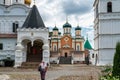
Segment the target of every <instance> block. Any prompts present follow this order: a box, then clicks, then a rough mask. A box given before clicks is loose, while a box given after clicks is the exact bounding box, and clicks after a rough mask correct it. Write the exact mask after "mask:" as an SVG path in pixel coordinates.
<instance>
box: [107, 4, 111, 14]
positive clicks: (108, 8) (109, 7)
mask: <svg viewBox="0 0 120 80" xmlns="http://www.w3.org/2000/svg"><path fill="white" fill-rule="evenodd" d="M107 12H112V2H108V3H107Z"/></svg>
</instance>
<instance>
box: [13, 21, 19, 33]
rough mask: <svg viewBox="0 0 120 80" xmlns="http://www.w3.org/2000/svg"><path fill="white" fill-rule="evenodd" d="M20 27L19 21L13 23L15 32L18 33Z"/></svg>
mask: <svg viewBox="0 0 120 80" xmlns="http://www.w3.org/2000/svg"><path fill="white" fill-rule="evenodd" d="M18 27H19V25H18V21H16V22H14V23H13V32H17V28H18Z"/></svg>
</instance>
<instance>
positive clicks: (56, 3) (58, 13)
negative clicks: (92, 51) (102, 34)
mask: <svg viewBox="0 0 120 80" xmlns="http://www.w3.org/2000/svg"><path fill="white" fill-rule="evenodd" d="M93 2H94V0H36V3H35V4H36V6H37V7H38V9H39V12H40V15H41V17H42V19H43V21H44V23H45V25H46V27H54V26H55V24H56V26H57V27H58V28H62V26H63V24H65V22H66V17H68V22H69V23H70V24H71V25H72V27H76V26H77V25H78V24H79V26H81V27H83V28H89V29H90V30H87V32H86V33H88V37H89V38H90V39H93V36H91V35H93V30H92V29H93V20H94V12H93ZM85 36H86V35H85Z"/></svg>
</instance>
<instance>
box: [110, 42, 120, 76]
mask: <svg viewBox="0 0 120 80" xmlns="http://www.w3.org/2000/svg"><path fill="white" fill-rule="evenodd" d="M112 73H113V76H115V77H119V78H120V42H118V43H117V45H116V52H115V55H114V61H113V71H112Z"/></svg>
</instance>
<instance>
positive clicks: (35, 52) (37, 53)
mask: <svg viewBox="0 0 120 80" xmlns="http://www.w3.org/2000/svg"><path fill="white" fill-rule="evenodd" d="M23 44H24V46H25V51H26V56H27V57H26V62H41V60H42V51H43V50H42V46H43V41H42V40H40V39H37V40H35V41H33V42H31V41H30V40H23Z"/></svg>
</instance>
